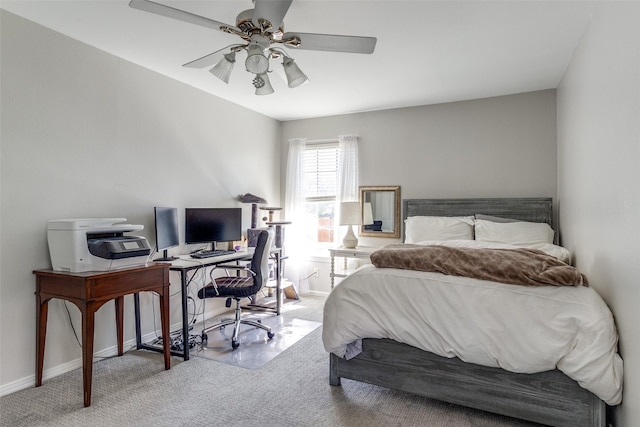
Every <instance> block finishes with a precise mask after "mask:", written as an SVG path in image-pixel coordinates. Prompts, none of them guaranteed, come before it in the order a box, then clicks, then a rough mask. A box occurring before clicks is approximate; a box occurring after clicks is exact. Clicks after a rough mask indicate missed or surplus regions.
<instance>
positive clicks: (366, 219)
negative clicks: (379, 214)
mask: <svg viewBox="0 0 640 427" xmlns="http://www.w3.org/2000/svg"><path fill="white" fill-rule="evenodd" d="M362 223H363V224H364V225H370V224H373V210H371V203H370V202H365V204H364V207H363V212H362Z"/></svg>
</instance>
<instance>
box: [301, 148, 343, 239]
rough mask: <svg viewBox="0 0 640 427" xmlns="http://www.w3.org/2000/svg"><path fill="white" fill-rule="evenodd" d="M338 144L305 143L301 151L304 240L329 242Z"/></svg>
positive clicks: (334, 199)
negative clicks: (302, 151)
mask: <svg viewBox="0 0 640 427" xmlns="http://www.w3.org/2000/svg"><path fill="white" fill-rule="evenodd" d="M337 176H338V143H337V142H335V143H322V144H308V145H307V147H306V148H305V152H304V183H305V188H304V197H305V215H306V221H305V224H307V225H308V227H306V232H307V234H306V236H305V240H306V241H308V242H318V243H333V234H334V229H335V221H334V219H335V202H336V194H337Z"/></svg>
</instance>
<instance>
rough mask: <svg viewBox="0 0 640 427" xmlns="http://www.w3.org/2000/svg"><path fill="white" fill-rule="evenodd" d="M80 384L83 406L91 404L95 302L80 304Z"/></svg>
mask: <svg viewBox="0 0 640 427" xmlns="http://www.w3.org/2000/svg"><path fill="white" fill-rule="evenodd" d="M81 311H82V386H83V388H84V406H85V407H87V406H91V379H92V374H93V330H94V325H95V314H96V313H95V312H96V310H95V303H94V302H93V301H87V302H86V304H84V305H82V307H81Z"/></svg>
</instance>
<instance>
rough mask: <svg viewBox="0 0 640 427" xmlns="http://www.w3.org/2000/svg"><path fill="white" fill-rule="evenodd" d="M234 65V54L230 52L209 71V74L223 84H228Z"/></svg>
mask: <svg viewBox="0 0 640 427" xmlns="http://www.w3.org/2000/svg"><path fill="white" fill-rule="evenodd" d="M235 63H236V53H235V52H231V53H227V54H225V55H224V56H223V57H222V59H221V60H220V61H218V63H217V64H216V65H215V66H214V67H213V68H212V69H210V70H209V72H210V73H211V74H213V75H214V76H216V77H217V78H219V79H220V80H222V81H223V82H225V83H227V84H228V83H229V77H230V76H231V71H233V65H234V64H235Z"/></svg>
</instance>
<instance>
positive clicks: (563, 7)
mask: <svg viewBox="0 0 640 427" xmlns="http://www.w3.org/2000/svg"><path fill="white" fill-rule="evenodd" d="M157 2H159V3H163V4H166V5H170V6H172V7H175V8H179V9H182V10H186V11H189V12H191V13H195V14H199V15H202V16H205V17H208V18H211V19H214V20H217V21H221V22H224V23H228V24H231V25H235V17H236V15H237V14H238V13H239V12H240V11H242V10H244V9H250V8H252V3H251V1H250V0H233V1H220V0H199V1H188V0H178V1H176V0H173V1H171V0H157ZM594 5H595V3H594V2H588V1H575V0H573V1H561V0H554V1H518V0H511V1H484V0H475V1H451V0H449V1H426V0H423V1H419V0H413V1H398V0H390V1H382V0H354V1H340V0H335V1H332V0H294V1H293V4H292V5H291V8H290V9H289V12H288V13H287V15H286V16H285V20H284V23H285V31H300V32H311V33H324V34H344V35H358V36H373V37H377V39H378V42H377V46H376V50H375V52H374V53H373V54H372V55H362V54H347V53H332V52H314V51H301V50H298V51H292V50H291V49H290V50H289V52H290V54H291V56H292V57H293V58H295V59H296V63H297V64H298V65H299V66H300V68H301V69H302V70H303V71H304V72H305V73H306V74H307V76H309V79H310V80H311V82H310V83H309V84H306V85H303V86H301V87H298V88H295V89H289V88H288V87H287V86H286V83H285V81H284V80H281V79H280V78H278V77H274V76H273V74H276V73H273V74H272V77H271V81H272V85H273V87H274V89H275V93H274V94H272V95H268V96H256V95H254V87H253V86H252V84H251V80H252V76H253V75H252V74H250V73H248V72H246V71H245V70H244V67H243V66H242V60H243V59H241V60H239V64H238V65H240V66H236V67H235V69H234V70H233V74H232V75H231V79H230V82H229V84H228V85H225V84H224V83H223V82H221V81H220V80H218V79H217V78H216V77H214V76H212V75H211V74H210V73H208V72H207V69H206V68H205V69H190V68H184V67H182V64H184V63H186V62H189V61H191V60H193V59H196V58H199V57H201V56H203V55H206V54H208V53H211V52H213V51H216V50H218V49H221V48H223V47H225V46H227V45H230V44H232V43H237V42H238V41H239V40H240V39H239V38H238V37H236V36H233V35H230V34H226V33H222V32H219V31H216V30H211V29H207V28H203V27H200V26H196V25H192V24H188V23H184V22H181V21H176V20H173V19H169V18H165V17H163V16H158V15H154V14H150V13H147V12H142V11H140V10H136V9H132V8H130V7H129V6H128V0H42V1H39V0H16V1H12V0H2V2H1V3H0V6H1V7H2V8H3V9H6V10H8V11H10V12H13V13H15V14H17V15H20V16H22V17H24V18H27V19H29V20H32V21H34V22H37V23H39V24H41V25H44V26H46V27H49V28H51V29H53V30H55V31H57V32H60V33H62V34H65V35H67V36H69V37H72V38H74V39H77V40H80V41H82V42H84V43H87V44H89V45H91V46H95V47H96V48H98V49H102V50H104V51H106V52H109V53H111V54H113V55H116V56H119V57H121V58H124V59H126V60H128V61H131V62H133V63H136V64H139V65H141V66H143V67H146V68H149V69H151V70H154V71H156V72H158V73H161V74H164V75H166V76H169V77H171V78H173V79H176V80H179V81H182V82H184V83H186V84H189V85H191V86H194V87H197V88H199V89H201V90H203V91H206V92H209V93H212V94H214V95H216V96H218V97H221V98H224V99H227V100H229V101H231V102H234V103H236V104H239V105H242V106H244V107H246V108H249V109H251V110H254V111H257V112H259V113H262V114H265V115H267V116H270V117H273V118H275V119H278V120H292V119H301V118H309V117H320V116H328V115H335V114H344V113H351V112H359V111H371V110H380V109H389V108H398V107H408V106H416V105H426V104H435V103H442V102H451V101H459V100H466V99H477V98H484V97H490V96H497V95H506V94H513V93H521V92H529V91H534V90H541V89H549V88H555V87H557V85H558V83H559V82H560V79H561V78H562V75H563V73H564V70H565V68H566V66H567V64H568V63H569V61H570V59H571V55H572V54H573V52H574V50H575V49H576V47H577V46H578V44H579V42H580V38H581V36H582V34H583V33H584V31H585V29H586V26H587V25H588V23H589V19H590V15H591V11H592V9H593V7H594ZM273 68H274V69H276V71H277V70H278V69H280V70H281V65H280V64H279V63H278V64H274V67H273Z"/></svg>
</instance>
